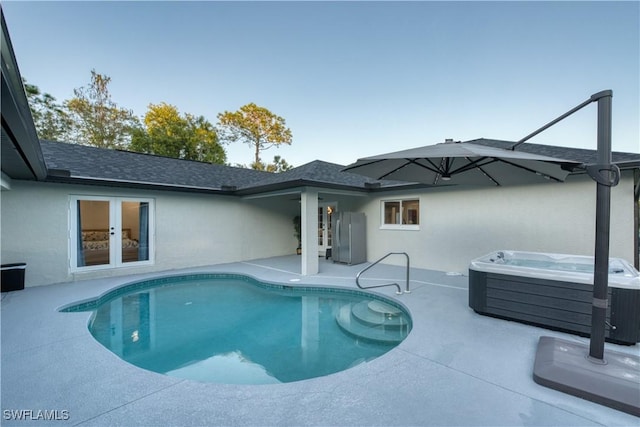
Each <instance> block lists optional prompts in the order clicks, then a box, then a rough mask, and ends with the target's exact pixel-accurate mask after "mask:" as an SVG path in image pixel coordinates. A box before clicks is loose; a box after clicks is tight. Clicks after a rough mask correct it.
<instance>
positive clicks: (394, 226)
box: [380, 197, 422, 231]
mask: <svg viewBox="0 0 640 427" xmlns="http://www.w3.org/2000/svg"><path fill="white" fill-rule="evenodd" d="M416 200H417V201H418V224H385V222H384V217H385V215H384V213H385V205H386V204H387V203H400V218H402V214H403V211H404V204H403V202H409V201H411V202H413V201H416ZM420 205H421V203H420V197H401V198H394V199H383V200H380V229H381V230H405V231H418V230H420V224H422V209H421V208H420Z"/></svg>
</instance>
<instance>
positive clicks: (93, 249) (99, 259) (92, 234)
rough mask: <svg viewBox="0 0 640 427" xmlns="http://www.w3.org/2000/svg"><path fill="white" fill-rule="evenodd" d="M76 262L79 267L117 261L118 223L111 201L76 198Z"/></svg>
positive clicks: (108, 263)
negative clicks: (115, 258) (114, 221)
mask: <svg viewBox="0 0 640 427" xmlns="http://www.w3.org/2000/svg"><path fill="white" fill-rule="evenodd" d="M73 205H75V206H74V207H75V212H74V213H75V215H76V227H75V228H76V230H75V231H76V238H75V239H74V240H75V257H74V258H75V261H76V266H77V267H90V266H97V265H111V264H113V263H114V252H115V251H114V250H113V249H114V245H113V243H114V237H115V225H114V224H112V222H113V218H114V215H113V212H112V206H111V203H110V202H109V200H104V199H85V200H76V201H75V203H74V204H73Z"/></svg>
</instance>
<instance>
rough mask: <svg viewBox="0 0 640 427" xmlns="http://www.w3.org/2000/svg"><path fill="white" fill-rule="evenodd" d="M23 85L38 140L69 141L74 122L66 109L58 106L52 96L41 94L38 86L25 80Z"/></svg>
mask: <svg viewBox="0 0 640 427" xmlns="http://www.w3.org/2000/svg"><path fill="white" fill-rule="evenodd" d="M23 83H24V89H25V92H26V94H27V100H28V101H29V109H30V110H31V116H32V117H33V122H34V124H35V127H36V131H37V133H38V138H41V139H50V140H54V141H61V140H65V139H67V138H68V137H69V133H70V131H71V127H72V125H73V122H72V121H71V117H70V116H69V113H68V112H67V110H66V109H65V107H64V106H63V105H61V104H58V103H57V102H56V98H55V97H53V96H52V95H50V94H48V93H42V92H40V88H38V86H36V85H32V84H29V83H27V81H26V80H25V79H23Z"/></svg>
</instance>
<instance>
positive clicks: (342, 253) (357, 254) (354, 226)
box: [331, 212, 367, 265]
mask: <svg viewBox="0 0 640 427" xmlns="http://www.w3.org/2000/svg"><path fill="white" fill-rule="evenodd" d="M331 222H332V224H331V226H332V229H333V233H334V238H333V244H332V247H331V259H333V262H341V263H345V264H349V265H351V264H360V263H363V262H366V261H367V245H366V219H365V216H364V213H362V212H336V213H334V214H333V215H332V216H331Z"/></svg>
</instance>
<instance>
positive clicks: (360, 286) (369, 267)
mask: <svg viewBox="0 0 640 427" xmlns="http://www.w3.org/2000/svg"><path fill="white" fill-rule="evenodd" d="M391 255H404V256H405V257H407V277H406V279H407V283H406V285H405V290H404V293H405V294H408V293H410V292H411V291H410V290H409V254H407V253H406V252H389V253H388V254H386V255H385V256H383V257H382V258H380V259H379V260H377V261H376V262H374V263H372V264H371V265H368V266H367V267H365V268H363V269H362V270H360V272H359V273H358V274H357V275H356V285H358V287H359V288H360V289H372V288H382V287H384V286H395V287H397V288H398V290H397V291H396V294H397V295H400V294H402V288H400V285H398V284H397V283H385V284H384V285H374V286H367V287H363V286H362V285H361V284H360V276H362V273H364V272H365V271H367V270H369V269H371V268H372V267H373V266H375V265H376V264H378V263H379V262H380V261H382V260H384V259H385V258H387V257H388V256H391Z"/></svg>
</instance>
